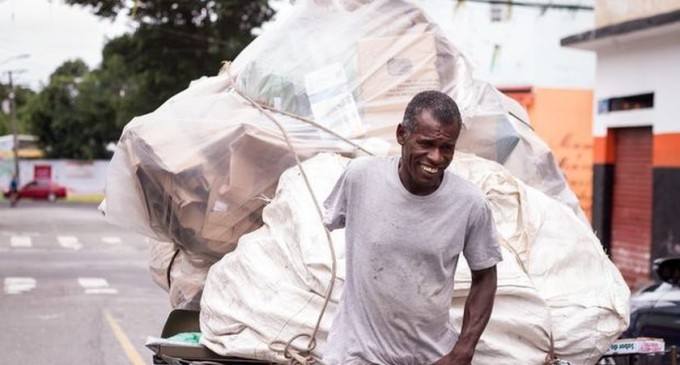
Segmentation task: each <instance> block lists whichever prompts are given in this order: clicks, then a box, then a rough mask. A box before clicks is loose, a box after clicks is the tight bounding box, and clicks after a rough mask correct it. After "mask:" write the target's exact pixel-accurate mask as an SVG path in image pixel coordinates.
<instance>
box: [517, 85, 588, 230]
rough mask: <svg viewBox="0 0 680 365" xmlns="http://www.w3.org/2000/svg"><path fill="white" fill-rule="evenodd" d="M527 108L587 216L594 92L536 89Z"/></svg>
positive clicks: (586, 90)
mask: <svg viewBox="0 0 680 365" xmlns="http://www.w3.org/2000/svg"><path fill="white" fill-rule="evenodd" d="M533 94H534V98H533V100H532V102H531V104H530V105H529V106H528V108H527V110H528V112H529V118H530V119H531V124H532V125H533V127H534V130H535V131H536V133H537V134H538V135H539V136H540V137H541V138H542V139H543V140H544V141H545V142H546V143H547V144H548V145H549V146H550V149H552V151H553V154H554V155H555V159H556V160H557V162H558V163H559V165H560V167H561V168H562V171H564V173H565V175H566V176H567V180H568V181H569V185H570V187H571V189H572V190H573V191H574V193H576V195H577V196H578V198H579V201H580V203H581V207H582V208H583V210H584V211H585V213H586V215H587V216H588V218H589V219H590V218H591V212H590V207H591V204H592V191H593V132H592V130H593V128H592V125H593V91H592V90H590V89H547V88H545V89H544V88H534V89H533Z"/></svg>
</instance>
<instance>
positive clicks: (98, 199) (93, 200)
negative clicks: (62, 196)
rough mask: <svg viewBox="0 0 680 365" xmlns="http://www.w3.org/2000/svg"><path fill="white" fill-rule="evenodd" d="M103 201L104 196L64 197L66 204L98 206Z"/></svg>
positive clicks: (81, 195)
mask: <svg viewBox="0 0 680 365" xmlns="http://www.w3.org/2000/svg"><path fill="white" fill-rule="evenodd" d="M102 200H104V194H78V195H68V196H66V200H65V201H66V202H69V203H93V204H99V203H101V202H102Z"/></svg>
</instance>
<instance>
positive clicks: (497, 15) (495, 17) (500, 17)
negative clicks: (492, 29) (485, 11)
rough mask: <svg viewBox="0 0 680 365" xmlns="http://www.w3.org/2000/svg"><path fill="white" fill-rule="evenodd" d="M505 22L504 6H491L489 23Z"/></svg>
mask: <svg viewBox="0 0 680 365" xmlns="http://www.w3.org/2000/svg"><path fill="white" fill-rule="evenodd" d="M504 20H505V6H504V5H501V4H491V22H492V23H497V22H502V21H504Z"/></svg>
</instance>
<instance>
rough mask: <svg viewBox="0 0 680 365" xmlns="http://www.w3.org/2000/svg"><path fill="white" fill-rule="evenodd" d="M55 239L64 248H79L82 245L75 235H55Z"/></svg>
mask: <svg viewBox="0 0 680 365" xmlns="http://www.w3.org/2000/svg"><path fill="white" fill-rule="evenodd" d="M57 241H59V244H60V245H61V246H62V247H64V248H70V249H72V250H80V249H81V248H83V245H82V244H80V242H78V237H75V236H57Z"/></svg>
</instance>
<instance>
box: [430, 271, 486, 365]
mask: <svg viewBox="0 0 680 365" xmlns="http://www.w3.org/2000/svg"><path fill="white" fill-rule="evenodd" d="M495 295H496V265H494V266H492V267H490V268H488V269H483V270H477V271H475V270H473V271H472V284H471V285H470V294H469V295H468V297H467V299H466V300H465V309H464V312H463V327H462V328H461V330H460V337H459V338H458V342H456V344H455V346H453V349H452V350H451V352H450V353H448V354H447V355H446V356H444V357H443V358H441V359H440V360H439V361H437V362H436V363H435V365H469V364H470V362H471V361H472V356H473V355H474V354H475V348H476V347H477V342H478V341H479V338H480V337H481V336H482V332H484V329H485V328H486V324H487V323H489V318H490V317H491V311H492V309H493V301H494V297H495Z"/></svg>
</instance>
